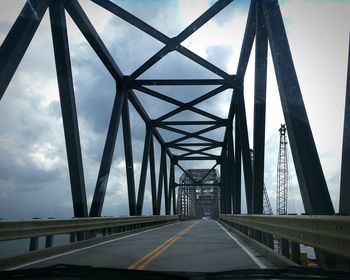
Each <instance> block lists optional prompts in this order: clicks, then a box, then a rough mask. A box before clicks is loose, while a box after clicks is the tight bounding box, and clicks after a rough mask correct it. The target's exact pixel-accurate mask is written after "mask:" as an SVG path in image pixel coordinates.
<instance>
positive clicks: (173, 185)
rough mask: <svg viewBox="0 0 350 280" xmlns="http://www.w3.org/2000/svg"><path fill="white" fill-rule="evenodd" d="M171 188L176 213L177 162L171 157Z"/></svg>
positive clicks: (174, 212)
mask: <svg viewBox="0 0 350 280" xmlns="http://www.w3.org/2000/svg"><path fill="white" fill-rule="evenodd" d="M169 180H170V184H169V185H170V187H169V188H170V189H169V192H171V199H172V202H173V215H176V196H175V164H174V161H173V160H172V159H170V178H169ZM170 203H171V200H170Z"/></svg>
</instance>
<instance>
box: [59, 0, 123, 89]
mask: <svg viewBox="0 0 350 280" xmlns="http://www.w3.org/2000/svg"><path fill="white" fill-rule="evenodd" d="M65 8H66V10H67V11H68V13H69V15H70V16H71V17H72V19H73V21H74V22H75V24H76V25H77V27H78V28H79V30H80V31H81V33H82V34H83V35H84V37H85V39H86V40H87V41H88V42H89V44H90V46H91V47H92V48H93V50H94V51H95V53H96V54H97V56H98V57H99V58H100V60H101V61H102V63H103V64H104V65H105V67H106V68H107V70H108V71H109V73H110V74H111V75H112V77H113V78H114V79H115V80H116V81H117V82H118V83H119V84H121V83H122V81H123V74H122V72H121V70H120V69H119V67H118V65H117V64H116V62H115V60H114V59H113V57H112V55H111V54H110V52H109V51H108V49H107V48H106V46H105V44H104V43H103V41H102V40H101V38H100V36H99V35H98V34H97V32H96V30H95V28H94V26H93V25H92V23H91V22H90V20H89V18H88V17H87V15H86V14H85V12H84V11H83V9H82V7H81V6H80V4H79V2H78V1H75V0H68V1H66V2H65Z"/></svg>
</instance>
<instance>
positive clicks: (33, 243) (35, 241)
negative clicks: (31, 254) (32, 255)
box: [29, 237, 39, 251]
mask: <svg viewBox="0 0 350 280" xmlns="http://www.w3.org/2000/svg"><path fill="white" fill-rule="evenodd" d="M38 247H39V237H31V238H30V242H29V251H35V250H38Z"/></svg>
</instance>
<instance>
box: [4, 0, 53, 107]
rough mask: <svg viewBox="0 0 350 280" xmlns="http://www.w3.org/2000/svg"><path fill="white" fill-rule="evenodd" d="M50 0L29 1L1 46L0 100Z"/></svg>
mask: <svg viewBox="0 0 350 280" xmlns="http://www.w3.org/2000/svg"><path fill="white" fill-rule="evenodd" d="M49 4H50V1H49V0H32V1H30V2H29V1H27V2H26V4H25V5H24V7H23V9H22V10H21V13H20V14H19V16H18V17H17V19H16V21H15V23H14V24H13V26H12V28H11V30H10V32H9V33H8V35H7V36H6V38H5V40H4V42H3V43H2V45H1V48H0V81H1V83H0V100H1V99H2V97H3V95H4V93H5V91H6V89H7V87H8V85H9V83H10V81H11V79H12V77H13V75H14V74H15V72H16V70H17V67H18V65H19V63H20V62H21V60H22V58H23V56H24V54H25V52H26V51H27V49H28V46H29V44H30V42H31V41H32V38H33V36H34V34H35V32H36V30H37V29H38V27H39V24H40V22H41V20H42V18H43V16H44V14H45V12H46V9H47V7H48V6H49Z"/></svg>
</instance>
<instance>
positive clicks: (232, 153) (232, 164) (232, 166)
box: [228, 124, 235, 214]
mask: <svg viewBox="0 0 350 280" xmlns="http://www.w3.org/2000/svg"><path fill="white" fill-rule="evenodd" d="M228 152H229V154H228V157H229V160H228V163H229V174H230V175H229V176H230V180H229V181H230V186H229V187H230V211H229V214H232V213H233V211H234V205H233V203H234V200H235V197H234V196H235V151H234V146H233V135H232V124H231V126H230V130H229V133H228Z"/></svg>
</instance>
